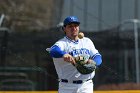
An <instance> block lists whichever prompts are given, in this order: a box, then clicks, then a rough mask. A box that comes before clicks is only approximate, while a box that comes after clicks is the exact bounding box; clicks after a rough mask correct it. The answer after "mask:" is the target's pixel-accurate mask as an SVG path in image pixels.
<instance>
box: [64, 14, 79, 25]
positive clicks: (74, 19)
mask: <svg viewBox="0 0 140 93" xmlns="http://www.w3.org/2000/svg"><path fill="white" fill-rule="evenodd" d="M63 23H64V26H66V25H68V24H71V23H76V24H80V21H79V20H78V18H77V17H76V16H68V17H67V18H66V19H65V20H64V22H63Z"/></svg>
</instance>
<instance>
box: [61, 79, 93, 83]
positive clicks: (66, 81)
mask: <svg viewBox="0 0 140 93" xmlns="http://www.w3.org/2000/svg"><path fill="white" fill-rule="evenodd" d="M89 80H91V79H87V80H74V81H72V83H74V84H82V83H84V82H86V81H89ZM60 82H65V83H68V82H69V81H68V80H67V79H61V80H60Z"/></svg>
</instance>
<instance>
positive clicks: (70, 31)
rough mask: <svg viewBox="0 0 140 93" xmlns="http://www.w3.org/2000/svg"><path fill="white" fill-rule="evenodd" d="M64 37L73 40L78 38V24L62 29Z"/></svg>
mask: <svg viewBox="0 0 140 93" xmlns="http://www.w3.org/2000/svg"><path fill="white" fill-rule="evenodd" d="M64 31H65V33H66V36H68V37H69V38H70V39H72V40H75V39H77V38H78V33H79V24H75V23H72V24H69V25H67V26H66V27H65V29H64Z"/></svg>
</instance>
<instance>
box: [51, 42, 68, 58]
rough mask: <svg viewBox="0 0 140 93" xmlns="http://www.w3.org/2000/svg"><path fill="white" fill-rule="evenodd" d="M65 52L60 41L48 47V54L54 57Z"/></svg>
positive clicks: (60, 55)
mask: <svg viewBox="0 0 140 93" xmlns="http://www.w3.org/2000/svg"><path fill="white" fill-rule="evenodd" d="M64 54H66V52H65V51H64V43H63V42H62V41H57V42H56V43H55V44H54V45H53V46H52V47H51V48H50V55H51V57H54V58H61V57H63V55H64Z"/></svg>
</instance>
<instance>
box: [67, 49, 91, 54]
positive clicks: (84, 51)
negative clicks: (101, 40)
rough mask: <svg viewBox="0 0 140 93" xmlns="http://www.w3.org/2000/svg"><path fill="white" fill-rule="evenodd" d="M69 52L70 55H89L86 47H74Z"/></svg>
mask: <svg viewBox="0 0 140 93" xmlns="http://www.w3.org/2000/svg"><path fill="white" fill-rule="evenodd" d="M69 54H71V55H72V56H77V55H85V54H86V55H87V54H88V55H89V54H90V52H89V50H88V49H86V48H81V49H74V50H72V51H71V52H70V53H69Z"/></svg>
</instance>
